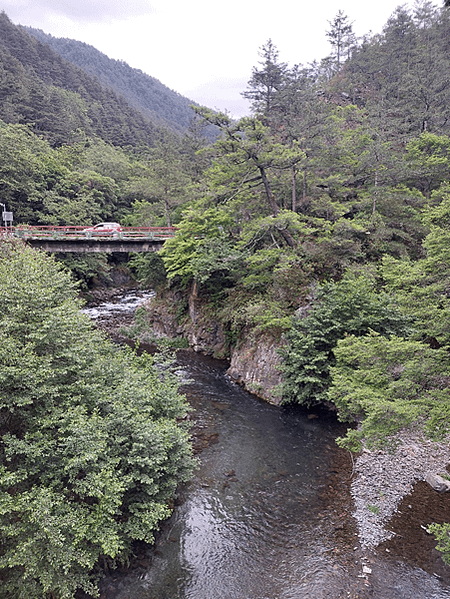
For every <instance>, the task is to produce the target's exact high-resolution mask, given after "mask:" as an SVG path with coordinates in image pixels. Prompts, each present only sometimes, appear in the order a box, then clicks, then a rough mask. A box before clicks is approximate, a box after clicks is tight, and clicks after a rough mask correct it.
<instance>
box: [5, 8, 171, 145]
mask: <svg viewBox="0 0 450 599" xmlns="http://www.w3.org/2000/svg"><path fill="white" fill-rule="evenodd" d="M0 118H1V119H2V120H4V121H6V122H7V123H20V124H26V125H31V126H32V130H33V131H35V132H36V133H38V134H40V135H42V134H44V135H45V137H46V138H47V139H48V140H49V141H50V143H51V144H52V145H53V146H58V145H62V144H65V143H70V142H71V141H73V139H74V138H75V137H76V136H77V135H78V134H79V132H80V130H83V131H84V133H85V134H86V135H95V136H98V137H101V138H102V139H104V140H105V141H107V142H108V143H111V144H113V145H118V146H125V145H129V146H139V145H143V144H144V145H153V143H154V141H155V139H156V137H157V136H158V134H159V127H157V126H156V125H155V124H154V123H152V122H151V121H150V120H149V119H148V118H145V116H144V115H143V114H142V112H140V111H139V110H137V109H135V108H132V107H131V106H130V105H129V104H128V103H127V102H126V100H125V99H124V98H122V97H120V96H119V95H117V94H116V93H115V92H114V91H112V90H111V89H107V88H106V87H103V86H102V85H101V83H100V82H99V81H98V79H97V78H96V77H94V76H89V75H87V74H86V73H85V72H84V71H83V70H82V69H80V68H78V67H75V66H74V65H73V64H71V63H70V62H68V61H66V60H64V59H63V58H61V57H60V56H59V55H58V54H57V53H56V52H54V51H53V50H52V49H51V48H50V47H49V46H47V45H46V44H42V43H41V42H39V41H38V40H36V38H34V37H33V36H31V35H29V34H28V33H27V32H26V31H25V30H24V29H22V28H20V27H17V26H15V25H14V24H13V23H12V22H11V21H10V19H9V18H8V17H7V15H6V14H5V13H4V12H3V13H1V14H0Z"/></svg>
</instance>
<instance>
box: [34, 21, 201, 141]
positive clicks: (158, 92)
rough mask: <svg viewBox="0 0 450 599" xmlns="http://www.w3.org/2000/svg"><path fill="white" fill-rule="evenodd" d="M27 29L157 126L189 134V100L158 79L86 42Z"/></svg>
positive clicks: (190, 113)
mask: <svg viewBox="0 0 450 599" xmlns="http://www.w3.org/2000/svg"><path fill="white" fill-rule="evenodd" d="M24 29H25V30H26V31H27V32H28V33H30V34H31V35H33V36H34V37H35V38H37V39H38V40H39V41H41V42H42V43H43V44H48V45H49V46H50V47H51V48H52V49H53V50H54V51H55V52H57V53H58V54H59V55H60V56H62V57H63V58H64V59H65V60H68V61H69V62H71V63H73V64H74V65H76V66H78V67H80V68H81V69H83V71H85V72H86V73H88V74H90V75H94V76H95V77H97V78H98V79H99V81H100V82H101V83H102V84H103V85H104V86H105V87H107V88H110V89H113V90H114V91H115V92H116V93H117V94H119V95H121V96H123V97H124V98H125V99H126V100H127V101H128V102H129V103H130V104H131V105H132V106H134V107H135V108H137V109H138V110H140V111H141V112H142V113H143V114H144V115H145V116H147V117H148V118H149V119H150V120H151V121H153V122H155V123H157V124H158V123H161V122H163V124H164V125H165V126H167V127H170V128H174V129H176V130H181V131H182V130H186V129H187V128H188V127H189V124H190V122H191V120H192V118H193V117H194V111H193V109H192V107H191V105H192V104H194V103H193V102H192V101H191V100H189V99H188V98H185V97H184V96H182V95H181V94H178V93H177V92H175V91H172V90H171V89H169V88H168V87H167V86H165V85H163V84H162V83H161V82H160V81H159V80H158V79H155V78H154V77H151V76H150V75H147V74H145V73H143V72H142V71H141V70H139V69H134V68H132V67H130V66H129V65H128V64H127V63H125V62H123V61H121V60H113V59H111V58H108V57H107V56H106V55H105V54H103V53H102V52H100V51H99V50H97V49H96V48H94V47H93V46H90V45H88V44H85V43H83V42H79V41H76V40H72V39H67V38H56V37H53V36H52V35H49V34H47V33H44V32H43V31H42V30H40V29H34V28H32V27H24Z"/></svg>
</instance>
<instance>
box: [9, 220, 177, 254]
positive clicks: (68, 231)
mask: <svg viewBox="0 0 450 599" xmlns="http://www.w3.org/2000/svg"><path fill="white" fill-rule="evenodd" d="M175 231H176V229H175V228H174V227H123V228H122V230H121V231H111V232H93V231H89V230H87V228H86V227H74V226H36V227H32V226H24V225H21V226H18V227H8V229H7V230H6V229H5V228H4V227H0V235H1V234H2V233H3V234H5V233H6V234H8V235H12V236H13V237H16V238H19V239H23V240H24V241H26V242H27V243H28V244H30V245H32V246H34V247H38V248H41V249H43V250H45V251H47V252H154V251H157V250H158V249H160V248H161V247H162V245H163V243H164V242H165V241H166V240H167V239H170V238H171V237H173V236H174V235H175Z"/></svg>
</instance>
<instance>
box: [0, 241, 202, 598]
mask: <svg viewBox="0 0 450 599" xmlns="http://www.w3.org/2000/svg"><path fill="white" fill-rule="evenodd" d="M0 302H1V305H2V312H1V314H0V363H1V369H0V434H1V437H0V536H1V539H2V543H1V546H0V580H1V581H2V584H1V591H0V596H1V597H2V598H3V597H4V598H6V597H7V598H8V599H12V598H17V599H24V598H25V597H27V598H28V597H33V598H36V599H37V598H39V597H42V598H44V597H45V598H48V597H52V599H69V598H71V597H73V596H74V593H75V592H76V590H77V589H78V588H81V589H83V590H84V591H86V592H87V593H90V594H92V595H95V594H96V589H95V585H94V582H93V578H92V575H91V571H92V569H93V567H94V566H95V564H96V563H97V562H98V560H99V558H101V557H105V558H108V559H109V560H112V562H111V563H116V562H118V561H119V562H120V561H124V560H126V559H127V557H128V556H129V553H130V550H131V543H132V541H133V540H135V539H139V540H142V541H145V542H152V541H153V534H154V531H155V529H157V527H158V523H159V522H160V521H161V519H163V518H166V517H167V516H168V515H169V514H170V511H171V510H170V502H171V499H172V497H173V494H174V492H175V489H176V487H177V484H178V483H179V482H180V481H183V480H187V479H188V478H189V476H190V474H191V470H192V466H193V459H192V453H191V447H190V444H189V438H188V431H187V430H185V429H184V428H183V427H182V426H180V425H179V424H178V423H177V421H178V420H179V419H180V418H182V417H183V416H184V415H185V413H186V403H185V400H184V398H183V397H182V396H181V395H179V393H178V391H177V387H178V381H177V379H176V378H175V377H174V376H173V375H171V373H170V370H165V371H163V372H161V370H159V369H157V368H156V367H155V366H154V365H153V362H152V358H151V357H150V356H148V355H145V354H144V355H143V356H142V357H138V356H136V355H135V354H134V353H133V352H132V351H131V350H125V349H120V348H118V347H116V346H114V345H113V344H112V343H110V342H109V341H108V340H106V339H105V338H104V337H103V335H102V334H101V333H100V332H99V331H97V330H95V329H94V328H93V327H92V325H91V323H90V322H89V320H88V319H87V318H86V317H85V316H84V315H82V314H81V313H80V311H79V307H80V305H79V302H78V300H77V299H76V290H75V286H74V285H73V283H71V280H70V277H69V275H68V274H67V273H66V272H65V271H63V270H62V268H61V266H58V265H57V263H56V262H55V261H54V260H53V259H51V258H49V257H47V256H45V255H44V254H43V253H38V252H35V251H33V250H32V249H30V248H28V247H25V246H23V245H22V244H11V243H5V242H3V243H2V244H1V245H0Z"/></svg>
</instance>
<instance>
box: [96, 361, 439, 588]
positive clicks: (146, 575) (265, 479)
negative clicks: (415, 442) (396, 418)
mask: <svg viewBox="0 0 450 599" xmlns="http://www.w3.org/2000/svg"><path fill="white" fill-rule="evenodd" d="M178 367H179V371H180V375H181V376H182V377H183V378H184V380H185V383H184V386H183V392H184V393H185V394H186V396H187V398H188V400H189V402H190V404H191V405H192V407H193V415H192V418H193V423H194V434H195V438H196V444H197V447H202V450H201V451H200V453H199V467H198V470H197V471H196V474H195V477H194V478H193V480H192V481H191V482H190V483H189V484H187V485H185V486H184V487H183V488H182V489H181V490H180V495H179V498H178V501H177V505H176V507H175V510H174V513H173V515H172V517H171V518H170V519H169V520H168V521H167V522H165V523H164V524H163V526H162V528H161V532H160V534H159V537H158V540H157V543H156V545H155V547H154V548H153V549H150V550H149V551H148V552H147V555H146V559H145V560H144V565H142V566H141V567H139V568H135V569H132V570H131V571H129V572H127V573H125V574H121V575H119V574H116V575H112V576H109V577H108V578H106V580H105V581H104V584H103V586H102V593H103V595H102V596H103V597H106V598H107V599H306V598H308V599H322V598H325V597H327V598H332V599H341V598H342V599H343V598H351V599H357V598H361V599H362V598H366V597H367V598H368V597H375V598H377V599H397V598H398V599H410V598H411V599H444V598H445V599H448V598H450V592H449V591H448V589H446V588H444V587H443V586H441V585H440V583H439V582H438V581H437V580H436V579H435V578H433V577H432V576H431V575H429V574H427V573H425V572H423V571H422V570H420V569H418V568H412V567H410V566H407V565H406V564H403V563H401V562H396V561H388V560H387V559H382V558H381V557H379V556H376V555H373V556H370V566H371V570H372V574H371V577H370V580H368V577H367V576H363V575H362V574H361V561H360V556H361V551H360V549H359V548H358V543H357V537H356V536H354V537H353V538H352V537H351V535H354V532H352V531H351V529H350V532H348V534H347V538H346V539H345V541H342V542H341V545H339V540H338V538H337V537H336V529H339V528H340V526H339V525H338V526H336V518H335V517H333V513H335V512H333V509H332V508H333V506H331V505H330V502H329V501H325V500H324V497H325V496H326V491H327V489H328V488H329V487H330V481H331V477H332V476H333V475H335V474H336V473H334V472H333V468H334V467H335V458H336V455H337V450H336V446H335V443H334V439H335V437H336V436H337V434H338V431H339V430H340V428H339V427H340V425H339V424H338V423H336V421H335V419H334V418H333V417H332V415H329V414H328V415H327V414H318V416H319V417H317V418H311V417H310V416H311V415H309V417H308V414H306V413H304V412H302V411H300V410H289V411H288V410H283V409H280V408H276V407H274V406H271V405H268V404H267V403H265V402H263V401H261V400H259V399H257V398H256V397H254V396H252V395H250V394H249V393H246V392H245V391H244V390H243V389H241V388H240V387H238V386H236V385H235V384H234V383H232V382H231V381H230V380H229V379H228V378H227V376H226V374H225V367H224V365H223V363H221V362H218V361H215V360H212V359H209V358H206V357H204V356H200V355H197V354H194V353H193V352H190V351H183V352H180V353H179V354H178ZM347 520H351V518H349V517H348V516H347Z"/></svg>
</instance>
